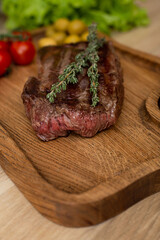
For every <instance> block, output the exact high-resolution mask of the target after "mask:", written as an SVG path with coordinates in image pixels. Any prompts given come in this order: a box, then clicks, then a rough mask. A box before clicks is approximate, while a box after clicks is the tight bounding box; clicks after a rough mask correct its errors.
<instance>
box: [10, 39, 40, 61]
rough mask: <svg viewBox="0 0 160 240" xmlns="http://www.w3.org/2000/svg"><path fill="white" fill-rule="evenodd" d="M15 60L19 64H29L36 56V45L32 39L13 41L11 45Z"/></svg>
mask: <svg viewBox="0 0 160 240" xmlns="http://www.w3.org/2000/svg"><path fill="white" fill-rule="evenodd" d="M10 51H11V55H12V58H13V61H14V62H15V63H16V64H19V65H27V64H29V63H31V62H32V60H33V58H34V56H35V52H36V51H35V47H34V45H33V43H32V42H31V41H22V42H20V41H17V42H13V43H11V47H10Z"/></svg>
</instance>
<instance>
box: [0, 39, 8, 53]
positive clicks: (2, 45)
mask: <svg viewBox="0 0 160 240" xmlns="http://www.w3.org/2000/svg"><path fill="white" fill-rule="evenodd" d="M0 50H6V51H9V43H8V42H7V41H0Z"/></svg>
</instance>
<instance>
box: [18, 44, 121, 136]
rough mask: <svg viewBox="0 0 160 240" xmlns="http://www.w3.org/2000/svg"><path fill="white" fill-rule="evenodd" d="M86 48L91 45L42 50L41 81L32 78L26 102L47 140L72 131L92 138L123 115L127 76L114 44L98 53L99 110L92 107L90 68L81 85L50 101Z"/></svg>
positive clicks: (37, 129) (24, 95) (25, 93)
mask: <svg viewBox="0 0 160 240" xmlns="http://www.w3.org/2000/svg"><path fill="white" fill-rule="evenodd" d="M86 47H87V43H78V44H67V45H64V46H53V47H45V48H43V49H41V50H40V51H39V56H38V78H35V77H29V79H28V81H27V82H26V83H25V86H24V90H23V93H22V99H23V103H24V106H25V110H26V114H27V117H28V118H29V119H30V121H31V124H32V127H33V129H34V130H35V132H36V134H37V136H38V137H39V138H40V139H41V140H43V141H49V140H52V139H55V138H57V137H59V136H67V135H68V134H69V133H70V132H71V131H74V132H75V133H77V134H80V135H81V136H83V137H92V136H94V135H95V134H96V133H97V132H98V131H101V130H103V129H106V128H109V127H110V126H111V125H113V124H115V122H116V120H117V119H118V117H119V115H120V112H121V107H122V103H123V95H124V90H123V77H122V70H121V66H120V62H119V60H118V58H117V56H116V55H115V52H114V49H113V47H112V43H111V42H108V43H105V44H104V45H103V47H102V48H100V49H99V51H98V54H99V57H100V60H99V62H98V70H99V74H100V76H99V86H98V96H99V100H100V101H99V103H98V104H97V106H96V107H92V106H91V104H92V96H91V93H90V90H89V88H90V83H89V78H88V76H87V68H86V69H84V70H83V72H82V73H81V74H79V76H78V83H77V84H69V85H68V86H67V90H66V91H62V92H61V93H58V94H57V97H56V99H55V102H54V103H50V102H49V101H48V100H47V99H46V94H47V93H48V92H49V91H50V88H51V85H52V84H53V83H55V82H56V81H58V76H59V74H61V73H62V72H63V70H64V68H65V67H66V66H67V65H68V64H69V63H71V62H73V61H74V60H75V56H76V55H77V54H78V53H79V52H80V51H82V50H84V49H85V48H86Z"/></svg>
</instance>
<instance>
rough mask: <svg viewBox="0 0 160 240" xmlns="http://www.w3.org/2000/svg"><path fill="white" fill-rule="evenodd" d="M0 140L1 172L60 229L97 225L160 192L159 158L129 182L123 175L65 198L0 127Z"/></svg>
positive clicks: (128, 177)
mask: <svg viewBox="0 0 160 240" xmlns="http://www.w3.org/2000/svg"><path fill="white" fill-rule="evenodd" d="M0 140H1V144H0V146H1V149H0V164H1V166H2V168H3V169H4V171H5V172H6V173H7V175H8V176H9V177H10V178H11V179H12V181H13V182H14V183H15V184H16V186H17V187H18V189H19V190H20V191H21V192H22V193H23V194H24V196H25V197H26V198H27V199H28V200H29V201H30V202H31V204H32V205H33V206H34V207H35V208H36V209H37V210H38V211H39V212H40V213H41V214H42V215H44V216H45V217H47V218H48V219H49V220H52V221H53V222H55V223H57V224H60V225H64V226H67V227H84V226H90V225H94V224H98V223H101V222H103V221H105V220H107V219H109V218H111V217H114V216H115V215H117V214H119V213H121V212H122V211H124V210H126V209H127V208H129V207H130V206H132V205H133V204H135V203H137V202H138V201H140V200H142V199H144V198H145V197H147V196H149V195H151V194H154V193H156V192H159V191H160V159H159V158H157V159H153V160H152V161H149V164H146V163H144V164H143V169H142V165H141V167H140V166H137V171H138V168H141V169H140V171H141V175H139V176H134V177H133V179H130V178H131V177H130V176H128V175H127V172H125V173H124V174H123V175H122V176H115V177H114V178H112V179H108V180H107V181H106V182H105V183H102V184H100V185H98V187H95V188H93V189H91V190H88V191H86V192H84V193H82V194H69V193H66V192H62V191H61V190H58V189H56V188H55V187H54V186H52V185H51V184H49V183H48V182H46V181H45V180H44V179H43V178H42V177H41V176H40V175H39V173H38V172H37V171H36V169H35V168H34V167H33V165H32V164H31V162H30V161H29V159H27V158H26V156H25V154H24V153H23V150H22V149H21V148H20V146H18V145H17V143H16V142H15V141H14V140H13V139H12V138H11V136H10V135H9V133H8V132H7V131H6V130H5V129H4V128H3V127H2V126H1V125H0ZM24 169H25V172H24ZM140 171H138V172H140ZM113 180H114V182H113ZM97 193H98V194H97ZM86 213H87V214H86Z"/></svg>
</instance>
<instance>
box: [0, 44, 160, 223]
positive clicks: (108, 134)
mask: <svg viewBox="0 0 160 240" xmlns="http://www.w3.org/2000/svg"><path fill="white" fill-rule="evenodd" d="M113 44H114V46H115V48H116V51H117V54H118V55H119V57H120V60H121V63H122V67H123V69H124V85H125V100H124V106H123V110H122V114H121V116H120V118H119V121H118V122H117V124H116V125H115V126H113V127H111V128H110V129H109V130H107V131H103V132H101V133H99V134H97V135H96V136H95V137H93V138H89V139H88V138H82V137H80V136H78V135H75V134H71V135H70V136H69V137H67V138H64V137H62V138H58V139H56V140H54V141H51V142H48V143H44V142H41V141H40V140H39V139H37V137H36V136H35V134H34V132H33V130H32V128H31V126H30V123H29V121H28V119H27V118H26V116H25V113H24V107H23V104H22V101H21V99H20V95H21V92H22V88H23V85H24V82H25V81H26V78H27V76H29V75H31V74H33V75H36V64H35V63H33V64H32V65H31V66H28V67H15V69H14V71H13V72H12V73H11V74H10V76H7V77H4V78H3V81H1V82H0V107H1V109H2V111H1V112H2V116H1V119H0V123H1V128H0V138H1V144H0V152H1V153H0V154H1V160H0V163H1V166H2V168H3V169H4V170H5V172H6V173H7V174H8V175H9V177H10V178H11V179H12V180H13V181H14V182H15V184H16V185H17V186H18V188H19V189H20V191H22V193H23V194H24V195H25V196H26V198H27V199H28V200H29V201H30V202H31V203H32V205H33V206H34V207H35V208H36V209H37V210H38V211H39V212H40V213H41V214H43V215H44V216H46V217H47V218H49V219H50V220H52V221H54V222H56V223H58V224H62V225H65V226H72V227H80V226H89V225H94V224H97V223H100V222H102V221H104V220H106V219H108V218H110V217H113V216H115V215H117V214H118V213H120V212H122V211H124V210H125V209H127V208H128V207H130V206H131V205H133V204H135V203H136V202H138V201H140V200H141V199H143V198H145V197H147V196H149V195H151V194H153V193H156V192H158V191H160V158H159V156H160V147H159V146H160V134H159V128H158V126H157V125H156V124H155V123H153V122H152V121H151V118H150V116H149V115H147V111H146V108H145V100H146V99H147V97H148V95H149V94H150V92H151V89H157V88H159V87H160V82H159V74H160V59H159V58H156V57H154V56H150V55H147V54H144V53H142V52H138V51H135V50H132V49H130V48H128V47H125V46H122V45H121V44H118V43H116V42H113ZM21 76H23V77H21ZM6 94H7V96H8V97H7V98H6V97H5V96H6ZM157 101H158V99H157ZM86 213H87V214H86Z"/></svg>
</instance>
